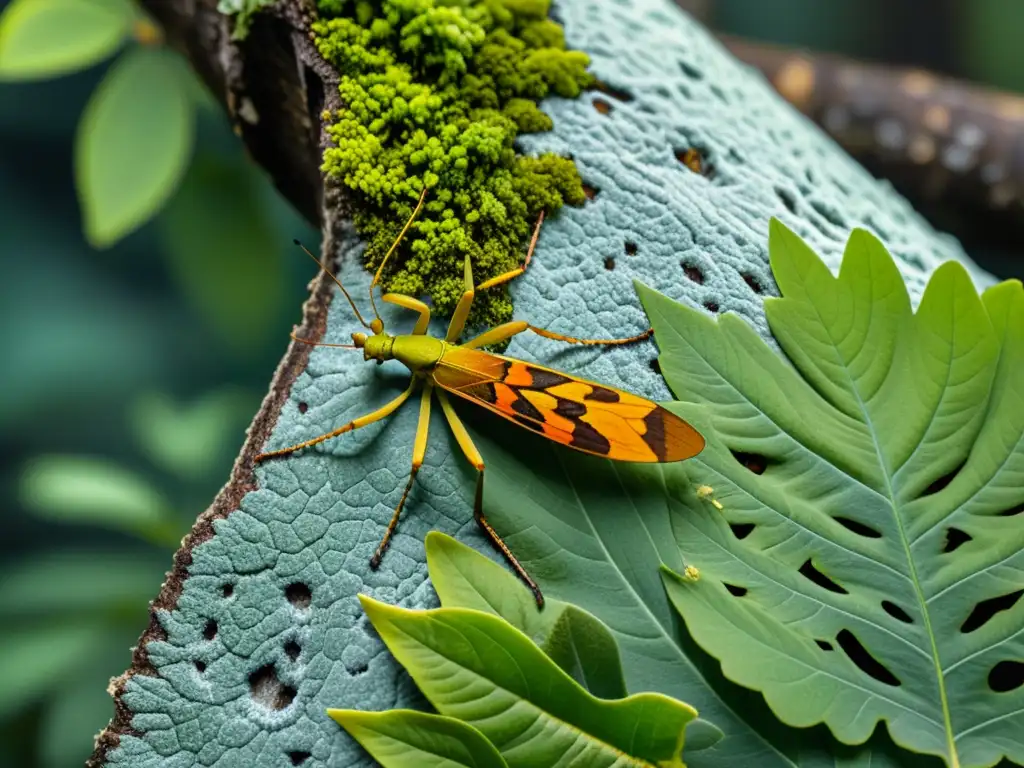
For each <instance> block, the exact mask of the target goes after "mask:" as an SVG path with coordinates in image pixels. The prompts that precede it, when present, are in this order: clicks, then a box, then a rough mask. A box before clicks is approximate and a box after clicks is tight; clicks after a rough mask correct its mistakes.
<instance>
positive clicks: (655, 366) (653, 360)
mask: <svg viewBox="0 0 1024 768" xmlns="http://www.w3.org/2000/svg"><path fill="white" fill-rule="evenodd" d="M648 365H649V366H651V370H652V371H654V372H655V373H656V374H658V375H659V376H661V363H659V362H658V358H656V357H652V358H651V362H649V363H648Z"/></svg>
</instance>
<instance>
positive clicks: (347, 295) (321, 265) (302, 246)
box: [292, 239, 377, 346]
mask: <svg viewBox="0 0 1024 768" xmlns="http://www.w3.org/2000/svg"><path fill="white" fill-rule="evenodd" d="M292 242H294V243H295V244H296V245H297V246H299V248H301V249H302V250H304V251H305V252H306V255H307V256H309V258H311V259H312V260H313V261H315V262H316V263H317V264H318V265H319V266H320V269H322V270H323V271H324V272H326V273H327V274H328V275H329V276H330V278H331V280H333V281H334V282H335V283H337V284H338V287H339V288H341V292H342V293H344V294H345V298H346V299H348V303H349V305H350V306H351V307H352V311H353V312H355V313H356V317H358V318H359V322H360V323H362V324H363V327H364V328H369V327H370V324H369V323H368V322H366V321H365V320H364V319H363V316H362V315H361V314H360V313H359V307H357V306H356V303H355V302H354V301H352V297H351V296H350V295H349V293H348V291H346V290H345V286H344V285H342V284H341V280H339V279H338V278H337V277H335V276H334V273H333V272H331V270H329V269H328V268H327V267H326V266H325V265H324V263H323V262H322V261H320V259H318V258H317V257H316V256H314V255H313V254H312V252H311V251H310V250H309V248H307V247H306V246H304V245H303V244H302V243H300V242H299V241H298V240H297V239H296V240H293V241H292ZM372 290H373V289H372V288H371V293H370V298H373V293H372ZM373 311H374V312H376V311H377V308H376V307H374V308H373ZM292 338H293V339H295V340H296V341H302V342H305V343H316V342H306V340H305V339H299V338H296V336H295V334H294V333H293V334H292ZM324 346H335V345H333V344H326V345H324ZM340 346H347V345H340Z"/></svg>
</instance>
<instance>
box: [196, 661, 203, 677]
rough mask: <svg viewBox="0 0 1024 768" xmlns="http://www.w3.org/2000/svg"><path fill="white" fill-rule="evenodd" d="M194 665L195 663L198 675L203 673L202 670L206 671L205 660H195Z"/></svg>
mask: <svg viewBox="0 0 1024 768" xmlns="http://www.w3.org/2000/svg"><path fill="white" fill-rule="evenodd" d="M195 665H196V672H198V673H199V674H200V675H201V674H203V672H205V671H206V662H205V661H197V662H195Z"/></svg>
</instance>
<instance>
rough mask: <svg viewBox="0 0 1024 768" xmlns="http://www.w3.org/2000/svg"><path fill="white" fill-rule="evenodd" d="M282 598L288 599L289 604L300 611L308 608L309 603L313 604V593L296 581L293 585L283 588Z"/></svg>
mask: <svg viewBox="0 0 1024 768" xmlns="http://www.w3.org/2000/svg"><path fill="white" fill-rule="evenodd" d="M284 596H285V597H286V598H287V599H288V602H289V603H291V604H292V605H294V606H295V607H296V608H298V609H299V610H300V611H304V610H306V609H307V608H309V605H310V603H312V602H313V592H312V591H311V590H310V588H309V587H308V586H306V585H305V584H303V583H302V582H301V581H296V582H295V583H294V584H289V585H288V586H287V587H285V588H284Z"/></svg>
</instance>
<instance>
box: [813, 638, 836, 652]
mask: <svg viewBox="0 0 1024 768" xmlns="http://www.w3.org/2000/svg"><path fill="white" fill-rule="evenodd" d="M814 642H816V643H817V644H818V647H819V648H821V650H823V651H831V650H833V648H832V643H830V642H829V641H828V640H815V641H814Z"/></svg>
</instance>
